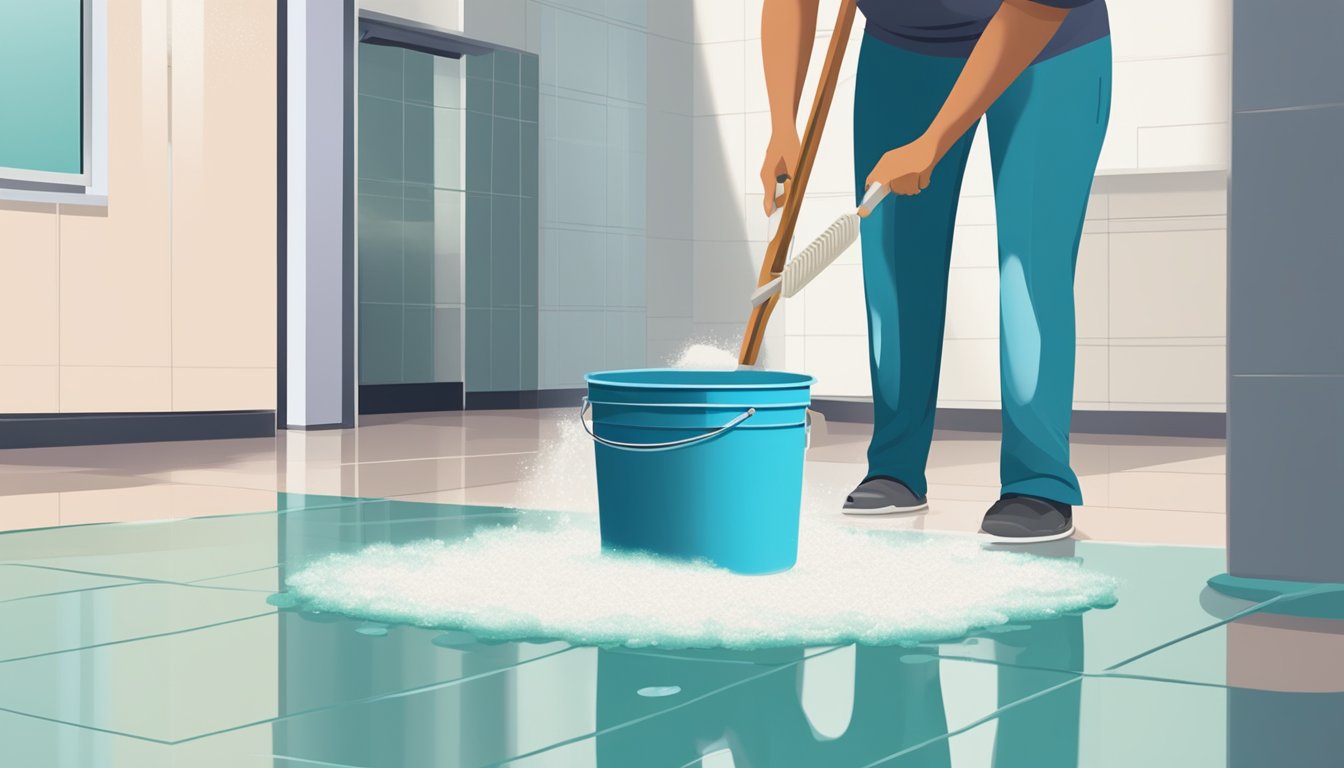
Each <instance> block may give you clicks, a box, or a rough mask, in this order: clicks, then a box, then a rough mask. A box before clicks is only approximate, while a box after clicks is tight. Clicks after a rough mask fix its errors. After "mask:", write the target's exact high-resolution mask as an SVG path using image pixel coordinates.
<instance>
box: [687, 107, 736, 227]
mask: <svg viewBox="0 0 1344 768" xmlns="http://www.w3.org/2000/svg"><path fill="white" fill-rule="evenodd" d="M744 130H745V127H744V122H743V118H742V116H741V115H723V116H720V117H697V118H695V121H694V125H693V141H694V146H693V152H694V160H693V165H692V173H693V176H692V183H693V184H694V187H693V202H692V212H693V215H694V225H695V239H697V240H745V239H746V235H747V228H746V227H745V225H744V224H743V220H744V219H743V217H744V216H745V215H746V214H745V211H743V209H742V206H743V193H744V192H745V191H746V189H745V184H744V181H743V173H742V168H743V167H744V164H745V163H744V159H745V138H744V133H743V132H744Z"/></svg>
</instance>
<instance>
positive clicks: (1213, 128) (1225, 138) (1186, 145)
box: [1138, 122, 1232, 168]
mask: <svg viewBox="0 0 1344 768" xmlns="http://www.w3.org/2000/svg"><path fill="white" fill-rule="evenodd" d="M1231 140H1232V131H1231V128H1230V126H1229V124H1228V123H1226V122H1219V123H1206V124H1204V125H1163V126H1140V127H1139V129H1138V157H1139V166H1140V167H1142V168H1180V167H1183V166H1215V167H1218V168H1226V167H1228V163H1229V162H1230V159H1229V152H1230V149H1229V145H1230V143H1231Z"/></svg>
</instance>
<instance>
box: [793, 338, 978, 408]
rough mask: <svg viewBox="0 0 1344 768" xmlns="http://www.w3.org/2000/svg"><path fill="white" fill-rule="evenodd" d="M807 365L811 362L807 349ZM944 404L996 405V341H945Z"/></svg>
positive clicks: (941, 398)
mask: <svg viewBox="0 0 1344 768" xmlns="http://www.w3.org/2000/svg"><path fill="white" fill-rule="evenodd" d="M808 362H809V363H811V362H812V355H811V350H810V349H809V350H808ZM947 401H957V402H967V401H974V402H978V403H983V404H984V407H990V408H997V407H998V405H999V341H998V339H948V340H947V341H944V342H943V362H942V368H941V372H940V373H939V386H938V404H939V405H940V406H941V405H944V404H945V403H947Z"/></svg>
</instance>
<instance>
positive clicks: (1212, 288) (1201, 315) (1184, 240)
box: [1108, 230, 1227, 338]
mask: <svg viewBox="0 0 1344 768" xmlns="http://www.w3.org/2000/svg"><path fill="white" fill-rule="evenodd" d="M1108 237H1109V238H1110V253H1111V264H1110V280H1111V289H1110V290H1111V296H1110V302H1111V312H1110V334H1111V335H1112V336H1114V337H1116V338H1163V337H1210V338H1221V337H1225V336H1226V335H1227V296H1226V285H1227V235H1226V233H1225V232H1221V231H1217V230H1213V231H1203V232H1154V233H1141V232H1126V233H1114V232H1113V233H1111V234H1110V235H1109V236H1108Z"/></svg>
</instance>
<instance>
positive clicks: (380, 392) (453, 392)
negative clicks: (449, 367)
mask: <svg viewBox="0 0 1344 768" xmlns="http://www.w3.org/2000/svg"><path fill="white" fill-rule="evenodd" d="M462 405H463V404H462V382H460V381H445V382H429V383H422V384H361V385H359V413H360V415H370V414H377V413H419V412H421V411H460V410H462Z"/></svg>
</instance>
